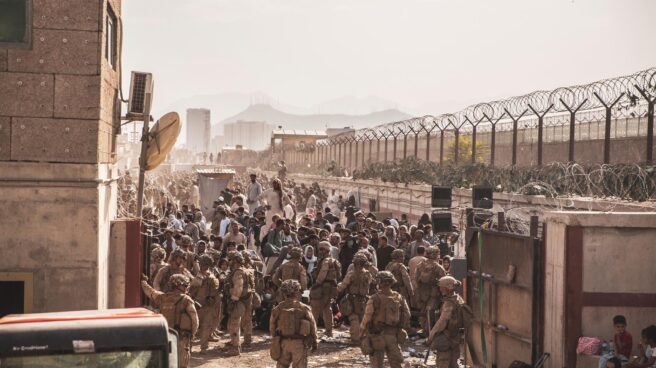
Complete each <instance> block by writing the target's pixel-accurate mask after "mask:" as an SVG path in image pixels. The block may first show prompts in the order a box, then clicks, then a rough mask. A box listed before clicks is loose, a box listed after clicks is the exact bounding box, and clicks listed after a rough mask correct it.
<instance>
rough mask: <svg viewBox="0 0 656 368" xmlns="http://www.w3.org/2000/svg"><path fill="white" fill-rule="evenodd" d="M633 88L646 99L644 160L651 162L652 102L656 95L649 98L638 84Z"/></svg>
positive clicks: (652, 149)
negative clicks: (645, 154) (645, 146)
mask: <svg viewBox="0 0 656 368" xmlns="http://www.w3.org/2000/svg"><path fill="white" fill-rule="evenodd" d="M635 88H636V89H637V90H638V92H640V94H641V95H642V97H644V98H645V100H647V152H646V153H647V157H646V162H647V164H648V165H651V164H652V161H653V157H652V156H653V152H654V103H655V102H656V97H654V98H651V96H650V95H648V94H647V92H646V91H645V90H643V89H642V88H640V87H639V86H637V85H636V86H635Z"/></svg>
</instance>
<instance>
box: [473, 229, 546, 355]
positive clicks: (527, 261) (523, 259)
mask: <svg viewBox="0 0 656 368" xmlns="http://www.w3.org/2000/svg"><path fill="white" fill-rule="evenodd" d="M466 241H467V242H466V247H467V249H466V254H467V279H466V280H467V282H466V290H465V295H466V299H467V304H468V305H469V306H470V307H471V308H472V310H473V312H474V316H475V320H474V322H473V323H472V326H471V328H470V329H469V331H467V335H466V337H467V342H468V346H469V353H470V354H467V355H466V356H467V357H468V359H469V357H471V362H467V364H468V365H472V366H477V367H483V366H487V367H499V368H507V367H509V366H510V364H511V363H512V362H513V361H515V360H519V361H522V362H525V363H528V364H530V365H535V363H536V361H537V360H538V358H539V356H540V355H539V354H541V353H542V351H541V350H542V348H541V337H540V336H541V328H540V326H541V309H542V307H541V306H542V291H541V289H542V280H543V277H542V259H543V257H542V241H541V240H540V239H537V238H535V237H531V236H522V235H516V234H512V233H506V232H500V231H495V230H483V229H479V228H469V229H468V230H467V237H466ZM481 329H482V330H483V331H484V334H483V335H484V338H483V336H482V334H481Z"/></svg>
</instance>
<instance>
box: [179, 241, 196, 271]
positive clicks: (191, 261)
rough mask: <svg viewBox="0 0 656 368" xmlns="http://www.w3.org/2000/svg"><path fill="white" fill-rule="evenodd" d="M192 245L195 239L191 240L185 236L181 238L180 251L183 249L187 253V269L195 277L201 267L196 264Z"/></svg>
mask: <svg viewBox="0 0 656 368" xmlns="http://www.w3.org/2000/svg"><path fill="white" fill-rule="evenodd" d="M192 244H193V239H191V237H190V236H189V235H183V236H182V237H181V238H180V247H179V248H178V249H180V248H182V250H183V251H184V252H185V253H187V258H186V264H185V267H186V268H187V269H188V270H189V272H191V274H192V275H195V274H197V273H198V271H199V270H200V267H199V266H198V262H196V254H195V253H194V250H193V246H192Z"/></svg>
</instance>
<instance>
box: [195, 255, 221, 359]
mask: <svg viewBox="0 0 656 368" xmlns="http://www.w3.org/2000/svg"><path fill="white" fill-rule="evenodd" d="M199 263H200V271H199V272H198V274H197V275H196V277H195V278H194V280H193V281H192V282H191V289H190V292H189V295H190V296H191V297H192V298H193V299H194V300H195V301H196V302H197V303H198V304H200V305H201V307H200V309H199V310H198V319H199V322H200V331H199V335H200V336H199V337H200V351H201V353H204V352H205V351H207V348H208V346H209V338H210V334H211V333H212V332H213V331H212V325H213V322H214V321H215V320H216V318H217V313H218V311H219V309H218V307H217V306H218V305H220V304H221V299H220V294H219V280H218V279H217V278H216V276H214V274H213V273H212V272H211V269H212V267H213V266H214V261H213V260H212V257H210V256H209V255H207V254H203V255H202V256H200V258H199Z"/></svg>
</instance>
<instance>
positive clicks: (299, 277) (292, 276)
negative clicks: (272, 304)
mask: <svg viewBox="0 0 656 368" xmlns="http://www.w3.org/2000/svg"><path fill="white" fill-rule="evenodd" d="M302 256H303V250H302V249H301V248H298V247H292V248H291V249H290V250H289V257H290V259H289V262H287V263H285V264H283V265H282V266H280V267H278V269H277V270H276V272H275V273H274V274H273V278H272V281H273V283H274V285H276V286H277V287H278V288H280V285H282V283H283V281H287V280H296V281H298V282H299V284H300V285H301V290H305V289H307V284H308V281H307V271H306V270H305V267H303V265H302V264H301V257H302ZM282 299H283V296H282V295H281V294H280V292H278V300H277V301H278V302H281V301H282Z"/></svg>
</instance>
